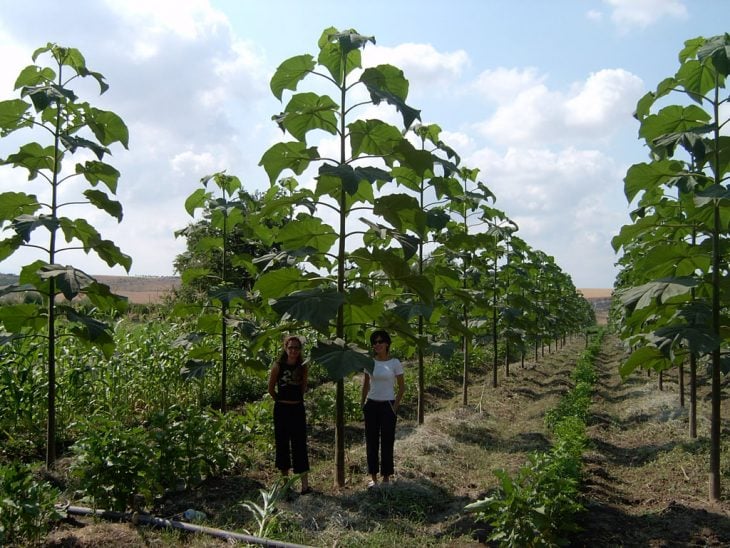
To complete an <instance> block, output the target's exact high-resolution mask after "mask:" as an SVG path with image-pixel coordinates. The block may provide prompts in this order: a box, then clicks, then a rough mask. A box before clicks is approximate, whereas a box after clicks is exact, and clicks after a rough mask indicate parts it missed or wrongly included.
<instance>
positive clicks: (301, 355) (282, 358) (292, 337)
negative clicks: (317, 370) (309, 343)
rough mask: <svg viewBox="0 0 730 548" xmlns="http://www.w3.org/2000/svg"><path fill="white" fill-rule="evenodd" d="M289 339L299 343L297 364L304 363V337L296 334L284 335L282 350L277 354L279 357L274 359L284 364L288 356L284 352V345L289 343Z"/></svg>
mask: <svg viewBox="0 0 730 548" xmlns="http://www.w3.org/2000/svg"><path fill="white" fill-rule="evenodd" d="M289 341H297V343H299V347H300V351H299V355H298V356H297V365H301V364H302V363H304V348H303V347H304V339H302V337H298V336H297V335H288V336H286V337H284V343H283V345H284V350H283V351H282V352H281V354H280V355H279V359H278V360H276V363H278V364H279V365H280V366H281V365H286V361H287V359H288V358H289V355H288V354H287V353H286V345H287V344H289Z"/></svg>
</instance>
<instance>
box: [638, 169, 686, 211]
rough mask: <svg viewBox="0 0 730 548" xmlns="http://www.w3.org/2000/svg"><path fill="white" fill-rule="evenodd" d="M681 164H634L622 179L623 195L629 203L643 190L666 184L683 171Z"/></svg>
mask: <svg viewBox="0 0 730 548" xmlns="http://www.w3.org/2000/svg"><path fill="white" fill-rule="evenodd" d="M683 167H684V166H683V165H682V162H679V161H677V160H660V161H658V162H651V163H650V164H647V163H640V164H634V165H633V166H631V167H630V168H629V170H628V171H627V172H626V177H625V178H624V194H625V195H626V199H627V200H628V201H629V202H632V201H633V200H634V198H635V197H636V195H637V194H638V193H639V192H641V191H645V190H652V189H653V188H655V187H658V186H660V185H662V184H666V183H667V181H669V180H670V179H671V178H672V177H676V176H677V175H678V174H679V173H681V171H682V169H683Z"/></svg>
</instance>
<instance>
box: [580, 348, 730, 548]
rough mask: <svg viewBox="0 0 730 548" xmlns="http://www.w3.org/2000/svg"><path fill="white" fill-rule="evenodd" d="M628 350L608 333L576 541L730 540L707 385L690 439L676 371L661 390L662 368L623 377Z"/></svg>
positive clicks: (672, 542) (722, 543) (671, 542)
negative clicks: (713, 471) (717, 481)
mask: <svg viewBox="0 0 730 548" xmlns="http://www.w3.org/2000/svg"><path fill="white" fill-rule="evenodd" d="M621 356H622V350H621V348H620V346H619V342H618V341H617V340H616V339H615V338H613V337H607V339H606V342H605V344H604V347H603V351H602V353H601V354H600V356H599V360H598V363H597V367H598V371H599V382H598V385H597V387H596V394H595V398H594V403H593V405H592V407H591V411H592V417H591V419H590V421H589V437H590V440H591V445H592V450H591V451H590V452H589V453H588V454H587V455H586V477H585V496H586V500H587V509H588V512H587V513H586V514H585V516H584V518H583V519H582V520H581V525H582V526H583V527H584V528H585V531H584V532H583V533H582V534H581V535H580V536H579V537H578V538H577V539H576V540H575V545H576V546H589V545H590V546H652V547H658V546H730V512H729V510H730V504H729V503H728V499H727V494H726V496H725V498H724V500H723V501H722V502H721V503H718V504H710V503H709V502H708V479H707V472H708V470H709V457H708V432H709V421H708V420H707V417H708V413H709V409H708V405H709V404H708V402H707V401H706V398H705V397H706V395H707V392H708V388H707V387H706V386H701V387H700V388H699V389H698V396H699V397H700V398H699V399H701V400H703V401H701V402H700V404H699V410H698V436H699V437H698V439H697V440H691V439H690V438H689V435H688V426H687V424H688V420H687V409H683V408H682V407H680V405H679V393H678V385H677V383H676V376H675V378H672V379H669V380H667V379H665V382H664V383H663V385H664V386H663V388H664V389H663V390H662V391H660V390H659V389H658V382H657V375H655V374H654V375H652V376H651V377H649V376H648V375H647V374H646V373H643V372H638V373H635V374H634V375H633V376H632V377H631V378H629V379H627V380H626V381H623V382H622V380H621V377H620V376H619V374H618V366H619V363H620V360H621ZM687 405H689V402H687ZM725 423H727V421H725ZM723 487H724V489H725V490H726V491H727V488H728V485H727V482H725V485H724V486H723Z"/></svg>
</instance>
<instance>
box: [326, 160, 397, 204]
mask: <svg viewBox="0 0 730 548" xmlns="http://www.w3.org/2000/svg"><path fill="white" fill-rule="evenodd" d="M317 179H318V185H317V190H316V194H317V195H318V196H321V195H322V194H327V195H329V196H332V197H334V198H337V199H339V197H340V196H339V192H338V191H339V189H340V188H344V190H345V192H346V193H347V194H348V196H355V195H356V194H357V193H358V192H359V191H360V190H361V186H362V183H363V182H366V183H367V184H368V185H370V186H371V185H373V184H375V183H376V182H386V181H390V180H391V175H390V173H389V172H387V171H385V170H383V169H380V168H377V167H372V166H365V167H352V166H350V165H349V164H340V165H332V164H323V165H322V166H320V168H319V175H318V177H317ZM368 196H372V192H369V193H368ZM361 198H366V197H365V196H361ZM361 201H365V202H368V203H369V202H372V200H371V199H365V200H361Z"/></svg>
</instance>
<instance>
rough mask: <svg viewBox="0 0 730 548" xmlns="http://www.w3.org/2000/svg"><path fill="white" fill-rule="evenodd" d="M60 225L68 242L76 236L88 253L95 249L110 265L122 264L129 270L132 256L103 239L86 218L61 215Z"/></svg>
mask: <svg viewBox="0 0 730 548" xmlns="http://www.w3.org/2000/svg"><path fill="white" fill-rule="evenodd" d="M59 226H60V227H61V230H63V234H64V236H65V238H66V241H67V242H71V241H72V240H73V239H74V238H75V239H77V240H79V241H80V242H81V244H82V246H83V249H84V251H85V252H86V253H89V252H90V251H92V250H93V251H94V252H95V253H96V254H97V255H98V256H99V258H100V259H102V260H103V261H104V262H105V263H106V264H108V265H109V266H116V265H122V266H123V267H124V269H125V270H126V271H127V272H129V269H130V268H131V267H132V258H131V257H130V256H129V255H125V254H124V253H122V252H121V250H120V249H119V248H118V247H117V246H116V245H115V244H114V242H112V241H111V240H103V239H102V238H101V235H100V234H99V233H98V232H97V230H96V229H95V228H94V227H93V226H91V225H90V224H89V223H88V222H87V221H86V220H85V219H74V220H72V219H68V218H66V217H61V218H60V219H59Z"/></svg>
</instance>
